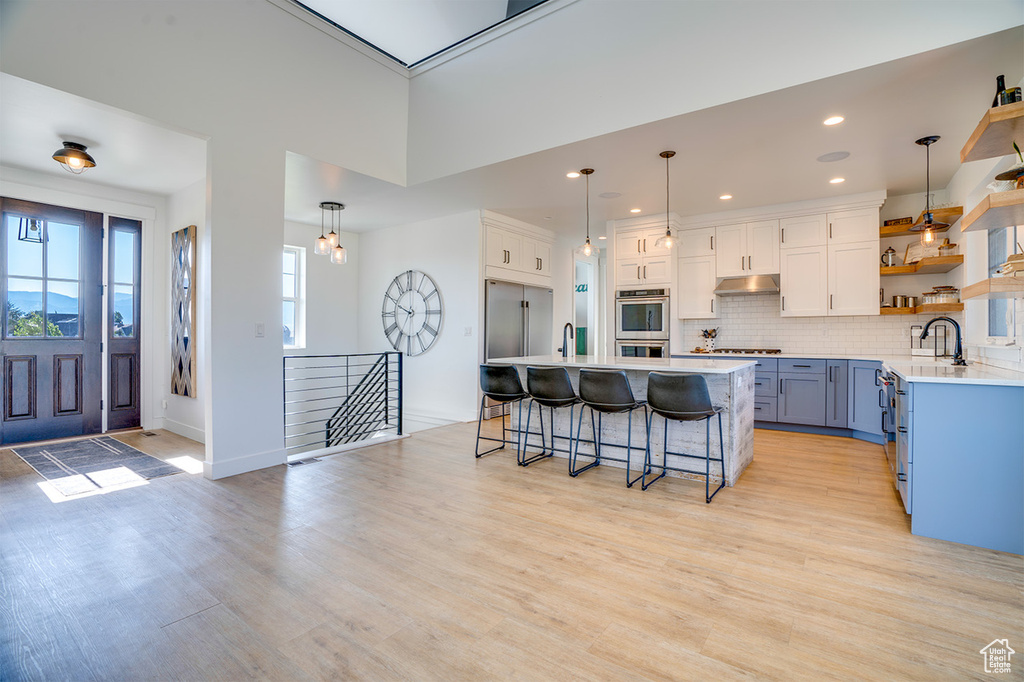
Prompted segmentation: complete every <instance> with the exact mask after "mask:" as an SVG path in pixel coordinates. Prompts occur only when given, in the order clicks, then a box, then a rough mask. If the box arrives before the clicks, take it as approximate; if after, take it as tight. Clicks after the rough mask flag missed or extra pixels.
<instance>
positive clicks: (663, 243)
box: [654, 152, 676, 249]
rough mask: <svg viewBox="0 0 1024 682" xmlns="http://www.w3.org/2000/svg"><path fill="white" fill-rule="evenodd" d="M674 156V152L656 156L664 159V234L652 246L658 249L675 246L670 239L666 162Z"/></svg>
mask: <svg viewBox="0 0 1024 682" xmlns="http://www.w3.org/2000/svg"><path fill="white" fill-rule="evenodd" d="M675 155H676V153H675V152H662V153H661V154H659V155H658V156H660V157H661V158H663V159H665V234H664V235H663V236H661V237H658V241H656V242H654V246H655V247H656V248H659V249H671V248H672V246H673V245H674V244H675V239H673V238H672V223H671V222H669V212H668V160H669V159H671V158H672V157H673V156H675Z"/></svg>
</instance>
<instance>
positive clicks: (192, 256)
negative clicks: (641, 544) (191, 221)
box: [171, 225, 196, 398]
mask: <svg viewBox="0 0 1024 682" xmlns="http://www.w3.org/2000/svg"><path fill="white" fill-rule="evenodd" d="M195 281H196V226H195V225H189V226H188V227H186V228H183V229H181V230H178V231H177V232H172V233H171V363H172V369H171V393H172V394H173V395H181V396H185V397H188V398H195V397H196V381H195V376H196V374H195V368H196V349H195V328H196V295H195V289H194V283H195Z"/></svg>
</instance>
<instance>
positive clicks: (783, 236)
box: [782, 228, 786, 244]
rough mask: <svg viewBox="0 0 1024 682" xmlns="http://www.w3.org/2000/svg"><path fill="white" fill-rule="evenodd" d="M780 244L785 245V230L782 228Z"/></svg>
mask: <svg viewBox="0 0 1024 682" xmlns="http://www.w3.org/2000/svg"><path fill="white" fill-rule="evenodd" d="M782 243H783V244H785V243H786V228H782Z"/></svg>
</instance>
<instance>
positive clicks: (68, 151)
mask: <svg viewBox="0 0 1024 682" xmlns="http://www.w3.org/2000/svg"><path fill="white" fill-rule="evenodd" d="M62 144H63V145H64V146H63V147H61V148H60V149H58V150H57V151H55V152H54V153H53V160H54V161H56V162H57V163H59V164H60V165H62V166H64V170H66V171H68V172H69V173H74V174H75V175H78V174H79V173H81V172H82V171H84V170H85V169H86V168H94V167H95V166H96V159H94V158H92V157H91V156H89V153H88V152H87V151H85V149H86V147H85V145H84V144H78V143H77V142H67V141H65V142H63V143H62Z"/></svg>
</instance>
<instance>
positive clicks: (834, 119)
mask: <svg viewBox="0 0 1024 682" xmlns="http://www.w3.org/2000/svg"><path fill="white" fill-rule="evenodd" d="M845 120H846V119H845V118H843V117H842V116H829V117H828V118H826V119H825V120H824V121H822V123H824V124H825V125H827V126H834V125H839V124H840V123H842V122H843V121H845Z"/></svg>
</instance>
